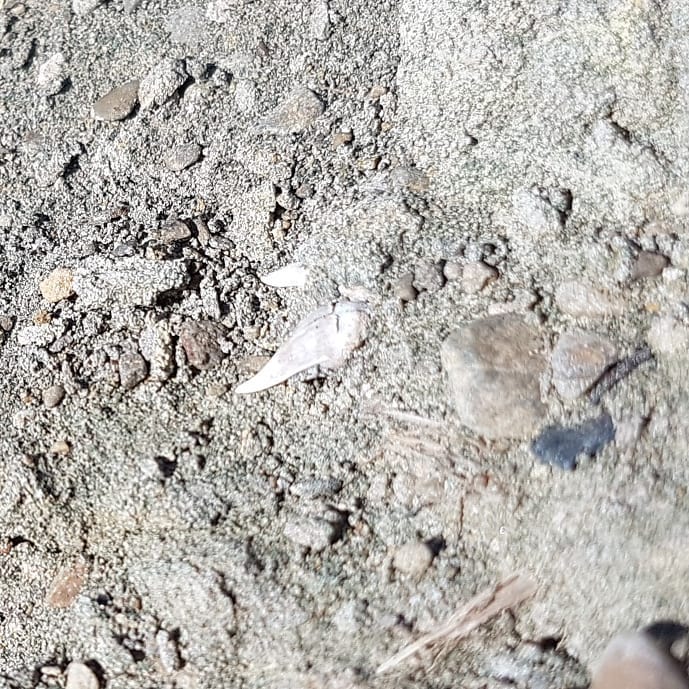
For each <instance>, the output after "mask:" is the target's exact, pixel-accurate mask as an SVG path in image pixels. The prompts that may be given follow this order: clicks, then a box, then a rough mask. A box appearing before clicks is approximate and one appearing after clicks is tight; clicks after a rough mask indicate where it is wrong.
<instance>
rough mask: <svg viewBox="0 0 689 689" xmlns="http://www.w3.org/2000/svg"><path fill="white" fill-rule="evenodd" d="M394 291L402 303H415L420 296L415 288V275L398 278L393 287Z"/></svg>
mask: <svg viewBox="0 0 689 689" xmlns="http://www.w3.org/2000/svg"><path fill="white" fill-rule="evenodd" d="M392 291H393V293H394V295H395V296H396V297H397V298H398V299H399V300H400V301H414V299H416V295H417V294H418V292H417V291H416V288H415V287H414V274H413V273H405V274H404V275H402V277H400V278H398V279H397V280H396V281H395V283H394V285H393V286H392Z"/></svg>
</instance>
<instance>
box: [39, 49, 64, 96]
mask: <svg viewBox="0 0 689 689" xmlns="http://www.w3.org/2000/svg"><path fill="white" fill-rule="evenodd" d="M65 64H66V60H65V56H64V55H63V54H62V53H55V54H54V55H51V56H50V57H49V58H48V59H47V60H46V61H45V62H44V63H43V64H42V65H40V66H39V68H38V74H37V76H36V85H37V86H38V90H39V92H40V93H41V94H43V95H44V96H54V95H56V94H58V93H59V92H60V91H61V90H62V87H63V86H64V83H65V75H64V71H65Z"/></svg>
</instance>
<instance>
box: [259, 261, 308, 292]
mask: <svg viewBox="0 0 689 689" xmlns="http://www.w3.org/2000/svg"><path fill="white" fill-rule="evenodd" d="M308 277H309V271H308V270H307V269H306V268H304V266H302V265H301V264H299V263H289V264H288V265H286V266H284V267H282V268H278V269H277V270H273V271H272V272H270V273H267V274H266V275H262V276H261V282H262V283H263V284H264V285H270V286H271V287H304V285H305V284H306V281H307V280H308Z"/></svg>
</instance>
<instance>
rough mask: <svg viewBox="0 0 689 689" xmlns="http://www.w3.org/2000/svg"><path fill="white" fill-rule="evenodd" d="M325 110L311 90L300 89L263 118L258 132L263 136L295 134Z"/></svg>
mask: <svg viewBox="0 0 689 689" xmlns="http://www.w3.org/2000/svg"><path fill="white" fill-rule="evenodd" d="M324 110H325V107H324V105H323V102H322V101H321V99H320V98H319V97H318V96H317V95H316V94H315V93H314V92H313V91H311V89H308V88H305V87H300V88H298V89H296V90H295V91H293V92H292V93H291V94H290V95H289V96H288V97H287V99H286V100H284V101H283V102H282V103H280V104H279V105H278V106H277V107H276V108H274V109H273V110H272V111H271V112H269V113H268V114H267V115H265V116H264V117H263V119H262V120H261V121H260V123H259V125H258V131H259V132H260V133H265V134H277V135H282V136H284V135H287V134H297V133H299V132H301V131H304V129H306V128H307V127H308V126H309V125H311V124H312V123H313V122H315V121H316V120H317V119H318V118H319V117H320V116H321V115H322V114H323V111H324Z"/></svg>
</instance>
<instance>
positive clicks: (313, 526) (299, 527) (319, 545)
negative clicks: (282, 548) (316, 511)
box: [284, 515, 340, 553]
mask: <svg viewBox="0 0 689 689" xmlns="http://www.w3.org/2000/svg"><path fill="white" fill-rule="evenodd" d="M284 533H285V536H286V537H287V538H288V539H289V540H290V541H292V542H293V543H296V544H297V545H300V546H302V547H304V548H308V549H309V550H311V551H312V552H314V553H318V552H321V551H323V550H325V549H326V548H327V547H328V546H330V545H332V544H333V543H334V542H335V541H336V540H337V539H338V538H339V536H340V528H339V527H338V525H337V524H333V523H332V522H329V521H327V520H325V519H318V518H314V517H301V516H296V515H295V516H293V517H291V518H290V519H289V521H288V522H287V524H286V525H285V532H284Z"/></svg>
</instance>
